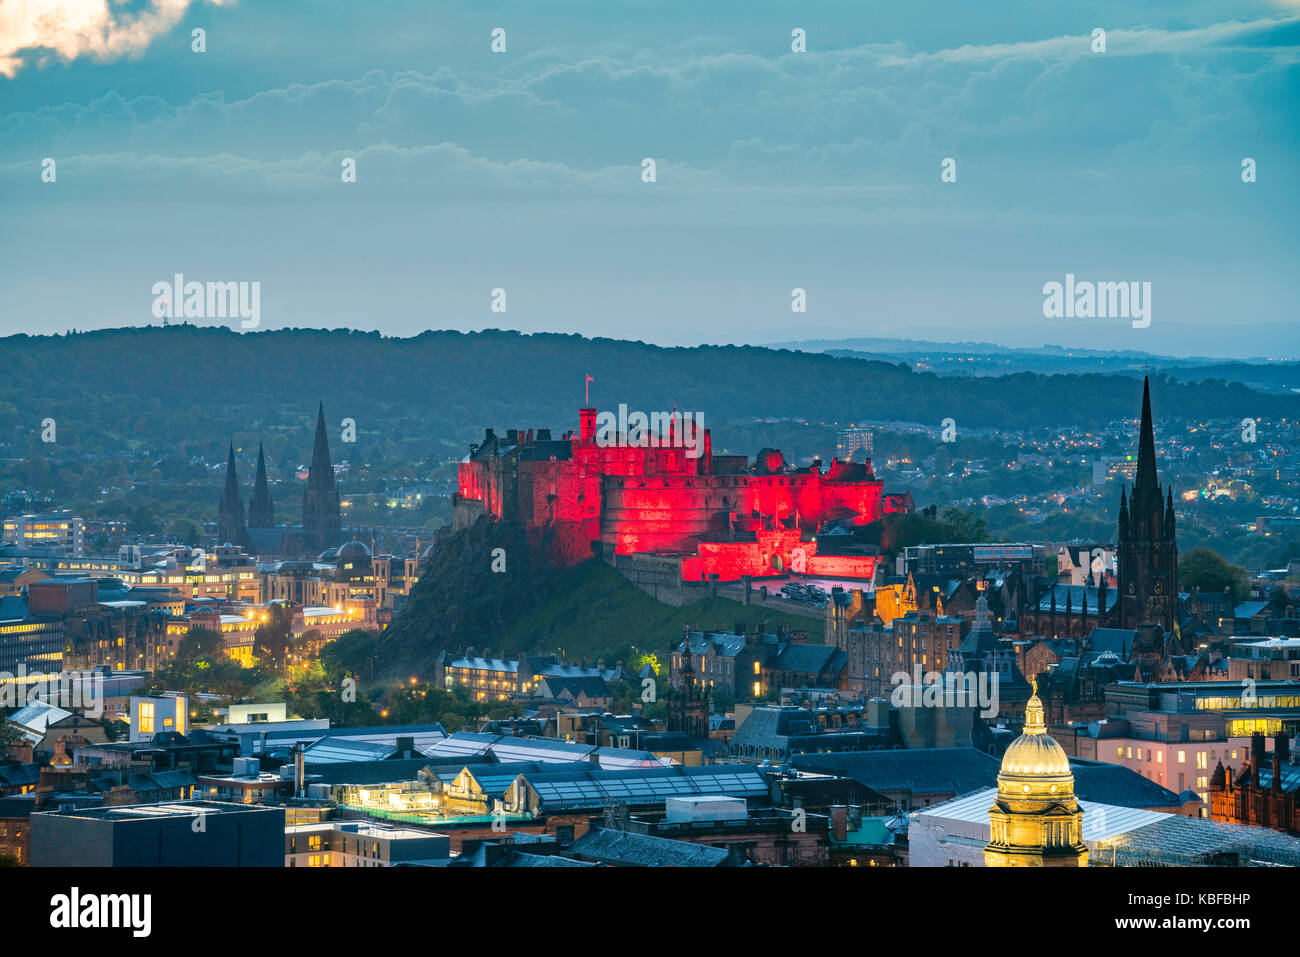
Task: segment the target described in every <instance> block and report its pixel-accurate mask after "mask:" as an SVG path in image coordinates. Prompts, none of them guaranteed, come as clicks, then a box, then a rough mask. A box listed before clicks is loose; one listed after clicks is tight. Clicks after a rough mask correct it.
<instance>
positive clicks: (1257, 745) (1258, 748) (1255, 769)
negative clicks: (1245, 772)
mask: <svg viewBox="0 0 1300 957" xmlns="http://www.w3.org/2000/svg"><path fill="white" fill-rule="evenodd" d="M1262 760H1264V736H1263V735H1262V734H1252V735H1251V736H1250V783H1251V786H1252V787H1256V788H1257V787H1259V762H1260V761H1262Z"/></svg>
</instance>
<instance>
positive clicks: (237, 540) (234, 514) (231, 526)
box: [217, 442, 248, 545]
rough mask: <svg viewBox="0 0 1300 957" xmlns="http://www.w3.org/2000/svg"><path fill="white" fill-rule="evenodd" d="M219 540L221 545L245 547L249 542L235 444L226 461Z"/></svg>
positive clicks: (231, 446)
mask: <svg viewBox="0 0 1300 957" xmlns="http://www.w3.org/2000/svg"><path fill="white" fill-rule="evenodd" d="M217 538H218V539H220V544H225V543H227V542H229V543H230V544H232V545H243V544H244V543H245V542H246V541H247V540H248V533H247V532H246V531H245V529H244V503H243V500H242V499H241V498H240V497H239V475H238V473H237V472H236V471H235V444H234V443H233V442H232V443H231V444H230V456H229V458H227V459H226V488H225V491H224V492H223V493H222V495H221V505H220V506H219V507H218V509H217Z"/></svg>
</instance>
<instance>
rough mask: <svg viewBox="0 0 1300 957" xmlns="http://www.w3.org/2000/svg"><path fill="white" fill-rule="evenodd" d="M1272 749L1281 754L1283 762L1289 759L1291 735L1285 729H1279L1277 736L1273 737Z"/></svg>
mask: <svg viewBox="0 0 1300 957" xmlns="http://www.w3.org/2000/svg"><path fill="white" fill-rule="evenodd" d="M1273 749H1274V750H1275V751H1276V752H1277V753H1278V754H1280V755H1282V761H1283V763H1288V762H1290V760H1291V736H1290V735H1289V734H1287V733H1286V732H1285V731H1279V732H1278V734H1277V737H1275V738H1274V739H1273Z"/></svg>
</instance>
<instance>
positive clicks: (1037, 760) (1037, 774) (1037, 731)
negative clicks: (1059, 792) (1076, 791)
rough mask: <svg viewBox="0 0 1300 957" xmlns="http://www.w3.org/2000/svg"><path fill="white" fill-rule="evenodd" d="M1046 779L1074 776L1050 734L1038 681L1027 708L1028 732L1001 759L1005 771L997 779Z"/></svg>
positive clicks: (1012, 744)
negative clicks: (1044, 717)
mask: <svg viewBox="0 0 1300 957" xmlns="http://www.w3.org/2000/svg"><path fill="white" fill-rule="evenodd" d="M1044 777H1069V778H1073V774H1072V772H1071V771H1070V759H1069V758H1068V757H1067V756H1066V754H1065V749H1064V748H1062V747H1061V746H1060V745H1059V744H1057V743H1056V741H1055V739H1053V738H1052V737H1051V736H1050V735H1048V733H1047V723H1046V722H1045V721H1044V720H1043V702H1042V701H1040V700H1039V698H1038V681H1037V680H1036V679H1035V681H1034V695H1033V697H1032V698H1030V699H1029V703H1028V704H1027V705H1026V706H1025V732H1024V734H1022V735H1021V736H1020V737H1018V738H1016V740H1014V741H1012V742H1011V745H1010V746H1009V747H1008V748H1007V751H1006V754H1004V755H1003V756H1002V771H1001V773H1000V774H999V775H998V778H999V779H1003V778H1044ZM1053 790H1055V789H1053Z"/></svg>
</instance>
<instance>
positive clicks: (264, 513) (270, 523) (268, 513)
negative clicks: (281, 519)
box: [248, 442, 275, 528]
mask: <svg viewBox="0 0 1300 957" xmlns="http://www.w3.org/2000/svg"><path fill="white" fill-rule="evenodd" d="M248 527H249V528H275V506H274V505H272V504H271V490H270V489H269V488H268V487H267V485H266V453H265V451H263V449H262V443H260V442H259V443H257V477H256V478H255V479H254V480H253V499H252V501H251V502H249V503H248Z"/></svg>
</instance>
